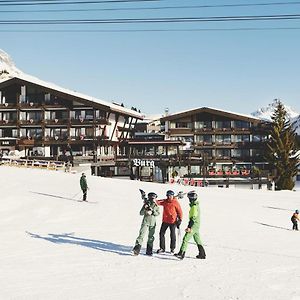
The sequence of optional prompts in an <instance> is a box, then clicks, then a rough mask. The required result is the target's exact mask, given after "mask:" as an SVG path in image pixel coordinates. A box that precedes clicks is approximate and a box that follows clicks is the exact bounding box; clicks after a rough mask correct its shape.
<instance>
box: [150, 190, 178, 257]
mask: <svg viewBox="0 0 300 300" xmlns="http://www.w3.org/2000/svg"><path fill="white" fill-rule="evenodd" d="M166 196H167V199H163V200H156V203H157V205H161V206H162V207H163V218H162V224H161V227H160V231H159V249H158V250H157V253H163V252H165V250H166V245H165V233H166V231H167V229H168V228H170V250H171V252H172V253H174V250H175V248H176V234H175V231H176V227H177V228H179V226H180V224H181V220H182V209H181V206H180V204H179V202H178V200H177V199H176V197H175V193H174V192H173V191H171V190H169V191H167V193H166Z"/></svg>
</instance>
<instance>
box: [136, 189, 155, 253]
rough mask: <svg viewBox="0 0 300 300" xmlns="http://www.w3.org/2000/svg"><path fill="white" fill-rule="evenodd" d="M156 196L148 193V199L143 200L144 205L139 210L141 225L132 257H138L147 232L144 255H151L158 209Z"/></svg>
mask: <svg viewBox="0 0 300 300" xmlns="http://www.w3.org/2000/svg"><path fill="white" fill-rule="evenodd" d="M156 198H157V195H156V194H155V193H152V192H151V193H149V194H148V199H147V198H145V199H144V204H143V206H142V208H141V210H140V215H141V216H144V217H143V221H142V224H141V228H140V232H139V236H138V237H137V239H136V241H135V246H134V248H133V249H132V252H133V254H134V255H139V253H140V250H141V246H142V243H143V239H144V236H145V234H146V232H147V231H148V240H147V249H146V254H147V255H150V256H151V255H152V254H153V242H154V233H155V227H156V216H158V215H159V207H158V206H157V205H156V203H155V201H154V200H155V199H156Z"/></svg>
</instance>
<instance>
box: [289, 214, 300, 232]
mask: <svg viewBox="0 0 300 300" xmlns="http://www.w3.org/2000/svg"><path fill="white" fill-rule="evenodd" d="M291 221H292V223H293V230H299V229H298V221H300V218H299V210H298V209H296V210H295V212H294V213H293V215H292V217H291Z"/></svg>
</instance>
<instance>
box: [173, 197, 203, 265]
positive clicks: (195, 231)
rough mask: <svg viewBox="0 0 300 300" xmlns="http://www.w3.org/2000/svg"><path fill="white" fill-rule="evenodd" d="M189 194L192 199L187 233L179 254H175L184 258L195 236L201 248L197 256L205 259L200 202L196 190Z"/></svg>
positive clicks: (190, 199)
mask: <svg viewBox="0 0 300 300" xmlns="http://www.w3.org/2000/svg"><path fill="white" fill-rule="evenodd" d="M187 196H188V198H189V201H190V211H189V224H188V226H187V228H186V229H185V235H184V237H183V240H182V244H181V247H180V250H179V252H178V253H177V254H175V256H176V257H177V258H179V259H183V258H184V256H185V252H186V249H187V246H188V242H189V240H190V239H191V238H192V237H193V238H194V241H195V242H196V244H197V247H198V250H199V254H198V255H197V256H196V258H200V259H205V258H206V254H205V251H204V248H203V246H202V242H201V239H200V234H199V228H200V208H199V202H198V201H197V198H198V196H197V194H196V192H195V191H191V192H189V193H188V194H187Z"/></svg>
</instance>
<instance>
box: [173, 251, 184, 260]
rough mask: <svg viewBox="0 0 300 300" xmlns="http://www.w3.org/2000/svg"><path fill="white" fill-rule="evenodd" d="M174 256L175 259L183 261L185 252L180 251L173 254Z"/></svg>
mask: <svg viewBox="0 0 300 300" xmlns="http://www.w3.org/2000/svg"><path fill="white" fill-rule="evenodd" d="M174 256H176V257H177V258H179V259H181V260H182V259H184V256H185V252H182V251H181V250H180V251H179V252H178V253H177V254H174Z"/></svg>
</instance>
